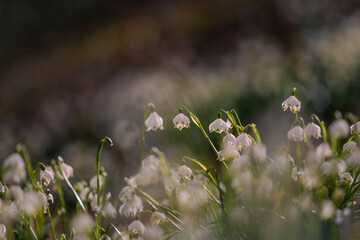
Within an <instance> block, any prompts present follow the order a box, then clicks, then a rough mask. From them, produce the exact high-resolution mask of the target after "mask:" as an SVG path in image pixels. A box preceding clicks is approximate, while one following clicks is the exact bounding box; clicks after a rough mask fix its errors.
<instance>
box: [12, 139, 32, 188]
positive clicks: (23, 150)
mask: <svg viewBox="0 0 360 240" xmlns="http://www.w3.org/2000/svg"><path fill="white" fill-rule="evenodd" d="M16 152H17V153H19V154H20V155H21V157H22V158H23V159H24V161H25V165H26V170H27V173H28V177H29V180H30V182H31V184H32V185H33V186H35V178H34V177H33V168H32V164H31V159H30V155H29V152H28V150H27V148H26V146H25V145H23V144H21V143H19V144H18V145H17V146H16Z"/></svg>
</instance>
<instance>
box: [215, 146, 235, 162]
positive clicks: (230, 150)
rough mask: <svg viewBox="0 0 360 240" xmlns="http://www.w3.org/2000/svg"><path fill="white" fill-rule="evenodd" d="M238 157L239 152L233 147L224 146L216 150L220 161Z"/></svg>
mask: <svg viewBox="0 0 360 240" xmlns="http://www.w3.org/2000/svg"><path fill="white" fill-rule="evenodd" d="M238 157H240V153H239V151H237V150H236V149H235V148H234V147H226V148H224V149H223V150H221V151H219V152H218V159H219V160H220V161H225V160H232V159H235V158H238Z"/></svg>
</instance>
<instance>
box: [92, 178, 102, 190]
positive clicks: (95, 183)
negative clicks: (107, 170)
mask: <svg viewBox="0 0 360 240" xmlns="http://www.w3.org/2000/svg"><path fill="white" fill-rule="evenodd" d="M102 184H103V176H101V175H99V186H100V188H101V186H102ZM89 185H90V187H91V188H93V189H96V188H97V176H96V175H94V176H93V177H92V178H91V179H90V181H89Z"/></svg>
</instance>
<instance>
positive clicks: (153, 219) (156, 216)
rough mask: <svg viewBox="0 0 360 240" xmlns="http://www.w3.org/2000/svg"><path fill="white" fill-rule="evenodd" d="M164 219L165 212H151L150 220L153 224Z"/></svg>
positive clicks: (157, 223)
mask: <svg viewBox="0 0 360 240" xmlns="http://www.w3.org/2000/svg"><path fill="white" fill-rule="evenodd" d="M165 220H166V216H165V214H163V213H160V212H153V213H152V214H151V217H150V222H151V224H152V225H153V226H156V225H159V223H160V222H164V221H165Z"/></svg>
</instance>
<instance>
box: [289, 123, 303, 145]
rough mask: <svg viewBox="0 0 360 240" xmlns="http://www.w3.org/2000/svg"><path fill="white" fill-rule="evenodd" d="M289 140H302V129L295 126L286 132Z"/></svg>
mask: <svg viewBox="0 0 360 240" xmlns="http://www.w3.org/2000/svg"><path fill="white" fill-rule="evenodd" d="M287 137H288V139H289V140H294V141H296V142H299V141H302V140H303V139H304V136H303V129H302V128H301V127H299V126H295V127H293V128H292V129H290V131H288V133H287Z"/></svg>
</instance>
